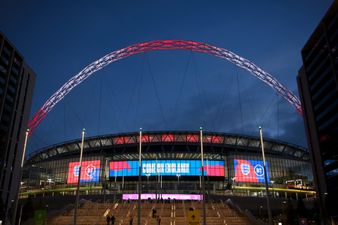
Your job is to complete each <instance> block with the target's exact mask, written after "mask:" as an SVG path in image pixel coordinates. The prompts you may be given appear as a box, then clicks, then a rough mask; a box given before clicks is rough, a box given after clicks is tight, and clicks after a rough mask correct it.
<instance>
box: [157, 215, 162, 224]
mask: <svg viewBox="0 0 338 225" xmlns="http://www.w3.org/2000/svg"><path fill="white" fill-rule="evenodd" d="M156 220H157V225H161V217H160V216H157V218H156Z"/></svg>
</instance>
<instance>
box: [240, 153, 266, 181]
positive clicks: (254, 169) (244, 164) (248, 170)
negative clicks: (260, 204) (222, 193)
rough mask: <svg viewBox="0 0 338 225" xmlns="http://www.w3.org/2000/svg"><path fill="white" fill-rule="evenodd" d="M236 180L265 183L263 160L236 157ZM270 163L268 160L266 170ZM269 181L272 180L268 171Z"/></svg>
mask: <svg viewBox="0 0 338 225" xmlns="http://www.w3.org/2000/svg"><path fill="white" fill-rule="evenodd" d="M234 168H235V180H234V181H235V182H252V183H264V182H265V178H264V167H263V161H258V160H244V159H235V160H234ZM268 168H269V167H268V163H267V162H266V170H267V171H269V169H268ZM267 177H268V182H270V177H269V173H267Z"/></svg>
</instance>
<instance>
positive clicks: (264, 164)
mask: <svg viewBox="0 0 338 225" xmlns="http://www.w3.org/2000/svg"><path fill="white" fill-rule="evenodd" d="M259 136H260V141H261V149H262V157H263V168H264V180H265V190H266V205H267V209H268V217H269V225H272V224H273V223H272V215H271V208H270V196H269V195H270V194H269V184H268V174H267V172H268V171H267V170H266V162H265V153H264V141H263V130H262V127H259Z"/></svg>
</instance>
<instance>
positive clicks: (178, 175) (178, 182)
mask: <svg viewBox="0 0 338 225" xmlns="http://www.w3.org/2000/svg"><path fill="white" fill-rule="evenodd" d="M176 176H177V190H178V189H179V187H178V186H179V185H180V176H181V174H179V173H178V174H176Z"/></svg>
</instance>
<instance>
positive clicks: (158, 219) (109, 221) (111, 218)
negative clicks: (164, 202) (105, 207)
mask: <svg viewBox="0 0 338 225" xmlns="http://www.w3.org/2000/svg"><path fill="white" fill-rule="evenodd" d="M152 216H153V218H155V219H156V222H157V225H161V217H160V216H156V210H155V209H153V215H152ZM106 220H107V225H114V224H115V216H114V215H112V216H109V215H108V216H107V217H106ZM129 225H133V216H130V217H129Z"/></svg>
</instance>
